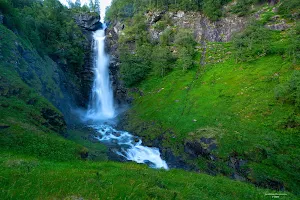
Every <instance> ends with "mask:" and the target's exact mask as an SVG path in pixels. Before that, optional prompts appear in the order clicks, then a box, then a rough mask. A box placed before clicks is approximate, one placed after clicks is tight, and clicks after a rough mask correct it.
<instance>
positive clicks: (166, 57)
mask: <svg viewBox="0 0 300 200" xmlns="http://www.w3.org/2000/svg"><path fill="white" fill-rule="evenodd" d="M152 52H153V53H152V62H151V63H152V67H153V70H154V73H155V74H156V75H159V76H162V77H163V76H165V75H166V74H167V73H168V72H169V71H170V70H171V69H172V64H173V62H174V57H173V56H172V54H171V52H170V50H169V48H168V47H166V46H162V45H156V46H155V47H154V48H153V51H152Z"/></svg>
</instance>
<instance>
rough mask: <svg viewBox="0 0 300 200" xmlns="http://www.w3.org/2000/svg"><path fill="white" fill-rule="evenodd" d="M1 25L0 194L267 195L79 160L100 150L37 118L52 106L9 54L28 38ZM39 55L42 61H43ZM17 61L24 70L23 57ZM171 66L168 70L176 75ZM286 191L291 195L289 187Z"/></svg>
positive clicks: (214, 180)
mask: <svg viewBox="0 0 300 200" xmlns="http://www.w3.org/2000/svg"><path fill="white" fill-rule="evenodd" d="M0 30H1V35H0V37H1V43H0V49H1V60H0V71H1V75H0V92H1V96H0V126H1V129H0V144H1V145H0V150H1V154H0V171H1V172H0V188H1V190H0V196H1V199H53V198H60V199H62V198H67V199H74V198H75V199H76V197H83V198H85V199H99V198H100V199H103V198H111V199H126V198H127V199H175V198H176V199H232V198H236V199H262V198H264V199H265V197H264V194H265V193H267V192H270V191H267V190H262V189H257V188H255V187H254V186H252V185H249V184H245V183H240V182H236V181H232V180H229V179H227V178H224V177H212V176H208V175H204V174H195V173H189V172H184V171H180V170H172V171H170V172H165V171H159V170H152V169H148V168H147V167H146V166H143V165H137V164H133V163H128V164H122V163H112V162H108V163H106V162H89V161H86V162H85V161H81V160H79V159H78V158H79V157H80V153H84V152H86V150H87V149H86V148H84V146H87V147H90V148H91V149H92V151H104V150H103V148H102V147H99V146H95V144H89V143H88V142H86V141H82V140H81V139H80V138H81V137H82V136H83V135H82V133H79V132H76V131H71V132H70V133H69V134H72V135H71V136H70V138H71V139H72V140H74V141H75V142H78V143H80V144H81V145H79V144H77V143H75V142H72V141H68V140H66V139H64V138H63V137H61V136H60V135H58V134H57V133H55V132H54V131H52V130H50V129H49V128H47V127H45V126H44V125H42V124H43V123H45V119H44V118H43V117H42V115H41V110H42V109H43V108H51V109H53V110H56V109H55V108H54V107H53V106H52V104H51V103H50V102H49V101H47V100H46V99H45V98H44V97H42V96H41V95H40V89H41V88H40V86H41V85H40V83H38V82H32V83H30V84H31V85H32V87H29V86H28V85H27V84H25V83H24V82H23V80H22V79H21V78H20V76H19V75H18V73H17V72H16V71H15V67H16V66H17V65H16V61H19V62H23V64H25V63H24V60H22V58H20V57H18V54H15V51H16V49H15V42H16V41H18V42H20V43H22V46H26V44H25V43H24V42H23V41H22V40H20V38H17V36H15V35H14V34H13V33H12V32H10V31H8V30H7V29H5V27H3V26H2V25H0ZM25 48H28V47H25ZM38 59H41V58H38ZM41 63H43V64H45V66H48V65H47V61H41ZM22 67H24V69H23V70H24V71H26V70H27V68H26V64H25V65H23V66H22ZM43 69H44V68H41V70H43ZM177 73H178V72H176V73H174V74H172V76H175V77H177V76H178V75H179V74H180V72H179V74H177ZM176 74H177V75H176ZM190 74H191V75H193V72H190ZM46 76H47V77H48V78H49V77H51V75H49V74H48V75H47V74H46ZM47 77H46V78H47ZM180 77H182V78H184V76H180ZM186 78H188V77H186ZM33 80H36V79H33ZM49 82H51V81H49ZM186 83H188V81H186ZM155 84H157V83H153V84H150V85H152V86H155ZM33 86H34V87H33ZM146 86H147V84H146V85H145V87H146ZM50 87H51V86H50ZM182 91H183V92H184V90H182ZM161 94H163V93H161ZM32 100H33V101H32ZM29 102H31V103H29ZM32 102H34V103H33V104H32ZM56 112H57V114H59V111H57V110H56ZM170 116H172V115H170ZM199 121H200V120H199ZM6 126H8V128H3V127H6ZM288 198H293V195H292V194H288Z"/></svg>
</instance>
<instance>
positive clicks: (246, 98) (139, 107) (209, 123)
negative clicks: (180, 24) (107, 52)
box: [120, 1, 300, 195]
mask: <svg viewBox="0 0 300 200" xmlns="http://www.w3.org/2000/svg"><path fill="white" fill-rule="evenodd" d="M252 3H254V1H253V2H251V3H249V5H250V4H252ZM258 3H259V2H258ZM283 4H285V2H284V3H283ZM283 4H280V5H279V7H280V6H283ZM237 5H239V4H236V6H237ZM293 12H294V11H293ZM245 14H246V13H245ZM247 14H248V12H247ZM134 16H135V15H134ZM273 16H275V14H274V12H273V11H272V7H264V9H262V13H261V16H260V19H259V20H256V21H254V22H252V23H250V24H249V25H248V26H247V28H246V29H245V30H244V31H243V32H241V33H238V34H236V35H235V36H234V38H233V40H232V41H231V42H228V43H212V42H207V46H206V52H204V53H203V52H202V48H201V49H200V48H198V50H197V51H195V49H196V48H195V47H196V44H194V42H193V39H191V40H189V39H188V40H186V39H185V38H186V37H184V34H183V32H185V31H182V30H178V29H177V27H175V26H174V25H172V21H170V20H168V19H164V18H163V19H161V21H159V22H160V23H159V24H157V25H154V26H152V27H154V29H157V30H159V31H160V32H162V34H160V35H159V40H156V41H153V40H151V39H147V38H149V36H147V35H146V37H145V38H146V40H143V41H145V42H144V43H141V42H138V40H136V39H135V38H133V37H132V36H133V33H134V34H135V35H138V33H137V32H134V31H131V32H130V31H129V30H132V26H135V25H134V23H132V21H131V20H130V19H127V18H124V19H123V23H124V24H125V29H124V30H123V31H122V33H124V34H123V35H122V36H121V37H120V44H122V47H123V49H126V47H127V52H130V51H132V55H134V56H135V57H136V59H139V58H141V56H140V55H139V54H138V53H137V52H138V51H135V50H136V49H138V47H139V46H141V47H142V46H143V45H144V44H150V45H153V46H154V47H153V49H154V50H153V52H156V53H157V52H159V55H156V56H155V57H153V58H152V59H153V61H152V60H150V61H148V63H149V64H147V70H148V71H149V73H147V74H146V75H145V76H144V77H140V79H139V81H137V82H135V84H133V85H134V87H137V88H138V89H139V92H132V96H134V99H135V100H134V103H133V107H132V109H131V110H130V111H129V112H128V113H127V117H128V122H129V123H128V124H127V125H126V126H125V128H126V130H129V131H132V132H134V133H136V134H138V135H140V136H142V137H143V138H144V141H145V142H146V143H150V144H152V142H153V141H155V142H157V139H158V140H159V141H160V142H161V144H162V146H163V148H164V149H165V150H167V149H171V150H172V152H174V153H175V154H176V155H178V156H181V157H182V158H183V159H184V160H185V161H187V162H188V163H190V164H192V165H194V166H197V167H199V168H200V170H203V171H206V172H211V170H213V171H214V172H216V173H218V174H223V175H226V176H232V174H233V171H234V169H232V168H231V167H229V166H228V162H230V158H229V157H236V158H238V159H242V160H246V161H247V164H246V165H245V166H243V169H240V170H239V171H238V173H240V174H241V175H243V176H244V177H246V179H247V180H248V181H249V182H252V183H254V184H256V185H259V186H263V187H272V184H273V188H274V187H277V188H278V189H280V188H285V189H286V190H288V191H292V192H293V193H295V194H297V195H299V189H298V188H299V185H300V179H299V173H298V171H299V169H300V163H299V162H298V160H300V157H299V155H300V148H299V147H298V146H299V145H297V144H298V143H299V142H300V138H299V134H298V133H299V131H300V123H299V122H300V121H299V116H300V111H299V101H298V99H299V82H300V80H299V33H298V32H299V30H298V29H299V24H298V23H295V22H294V21H291V22H292V23H290V25H291V26H292V27H291V28H290V29H288V30H286V31H273V30H270V29H267V28H266V27H265V24H267V23H270V22H272V21H271V20H273V19H272V17H273ZM281 17H285V15H284V16H279V18H280V19H282V18H281ZM133 19H134V17H133ZM144 23H145V24H146V22H145V20H144ZM157 23H158V22H157ZM144 30H145V29H143V31H144ZM150 31H153V30H150ZM154 31H155V30H154ZM164 31H167V32H168V37H166V36H165V35H164ZM173 31H174V32H173ZM126 38H128V40H126ZM152 38H153V36H152ZM187 38H189V37H187ZM181 40H182V41H183V42H180V41H181ZM133 44H134V45H133ZM185 45H191V46H189V47H186V46H185ZM162 47H164V49H163V48H162ZM123 49H120V53H121V54H122V52H123ZM166 49H169V52H170V54H166V53H165V52H168V51H167V50H166ZM188 49H192V50H193V51H195V52H193V51H192V52H191V53H188ZM201 54H202V55H204V56H205V57H204V58H205V61H206V63H207V64H206V65H205V66H200V65H199V64H198V63H200V58H199V55H201ZM188 55H192V56H188ZM172 57H174V58H175V62H174V61H173V60H172V59H170V60H167V59H168V58H172ZM122 59H126V58H121V61H123V60H122ZM202 59H203V58H202ZM140 66H141V68H143V66H144V67H145V65H144V64H143V62H141V65H140ZM122 67H123V65H121V70H125V71H127V72H128V74H127V76H130V75H131V74H130V72H129V71H130V70H133V69H130V67H129V66H128V69H122ZM163 67H164V68H163ZM149 68H150V69H149ZM156 68H158V69H162V70H163V71H159V70H156ZM151 71H152V72H156V71H159V72H168V73H160V74H159V73H158V75H163V76H157V73H151ZM125 81H126V80H125ZM128 85H131V84H128ZM134 91H137V90H136V89H135V90H134ZM141 94H142V95H141ZM207 135H208V136H207ZM201 137H209V138H213V139H214V140H215V141H216V143H217V145H218V148H217V149H216V150H214V151H213V152H212V154H213V155H215V156H217V157H218V159H217V160H216V161H212V160H211V159H209V158H203V157H198V158H191V157H190V156H189V155H188V154H187V153H186V150H185V148H184V146H183V144H186V143H187V142H188V141H193V140H197V139H198V140H199V138H201ZM212 166H213V167H212ZM274 185H277V186H274Z"/></svg>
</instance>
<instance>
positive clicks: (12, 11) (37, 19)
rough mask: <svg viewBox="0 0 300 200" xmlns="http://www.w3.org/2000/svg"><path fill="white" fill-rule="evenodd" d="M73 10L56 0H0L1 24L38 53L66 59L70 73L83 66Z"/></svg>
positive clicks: (78, 33) (82, 55) (79, 35)
mask: <svg viewBox="0 0 300 200" xmlns="http://www.w3.org/2000/svg"><path fill="white" fill-rule="evenodd" d="M79 10H80V8H76V10H70V9H68V8H67V7H64V6H63V5H62V4H61V3H60V2H59V1H58V0H44V1H39V0H25V1H24V0H1V1H0V11H1V12H2V13H3V14H4V16H5V17H4V25H5V26H6V27H8V28H9V29H11V30H12V31H14V32H15V33H17V34H19V35H20V36H21V37H22V38H23V39H25V40H27V41H29V43H31V44H32V45H33V47H34V48H35V49H37V50H38V51H39V53H40V54H41V55H45V54H47V55H49V56H50V57H51V58H52V59H54V60H62V61H64V62H67V63H68V65H69V66H70V67H71V68H70V69H71V70H72V71H73V72H77V71H78V69H80V67H81V66H82V65H83V59H84V50H83V49H82V42H83V41H84V37H83V34H82V32H81V30H80V28H79V27H78V26H77V25H76V24H75V22H74V19H73V15H74V14H75V13H74V12H78V11H79Z"/></svg>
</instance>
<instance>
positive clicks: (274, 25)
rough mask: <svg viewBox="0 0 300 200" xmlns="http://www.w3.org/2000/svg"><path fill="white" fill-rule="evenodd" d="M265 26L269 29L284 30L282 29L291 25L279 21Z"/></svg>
mask: <svg viewBox="0 0 300 200" xmlns="http://www.w3.org/2000/svg"><path fill="white" fill-rule="evenodd" d="M265 27H266V28H268V29H270V30H276V31H284V30H286V29H288V28H290V27H291V26H290V25H288V24H286V23H279V24H271V25H266V26H265Z"/></svg>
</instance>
